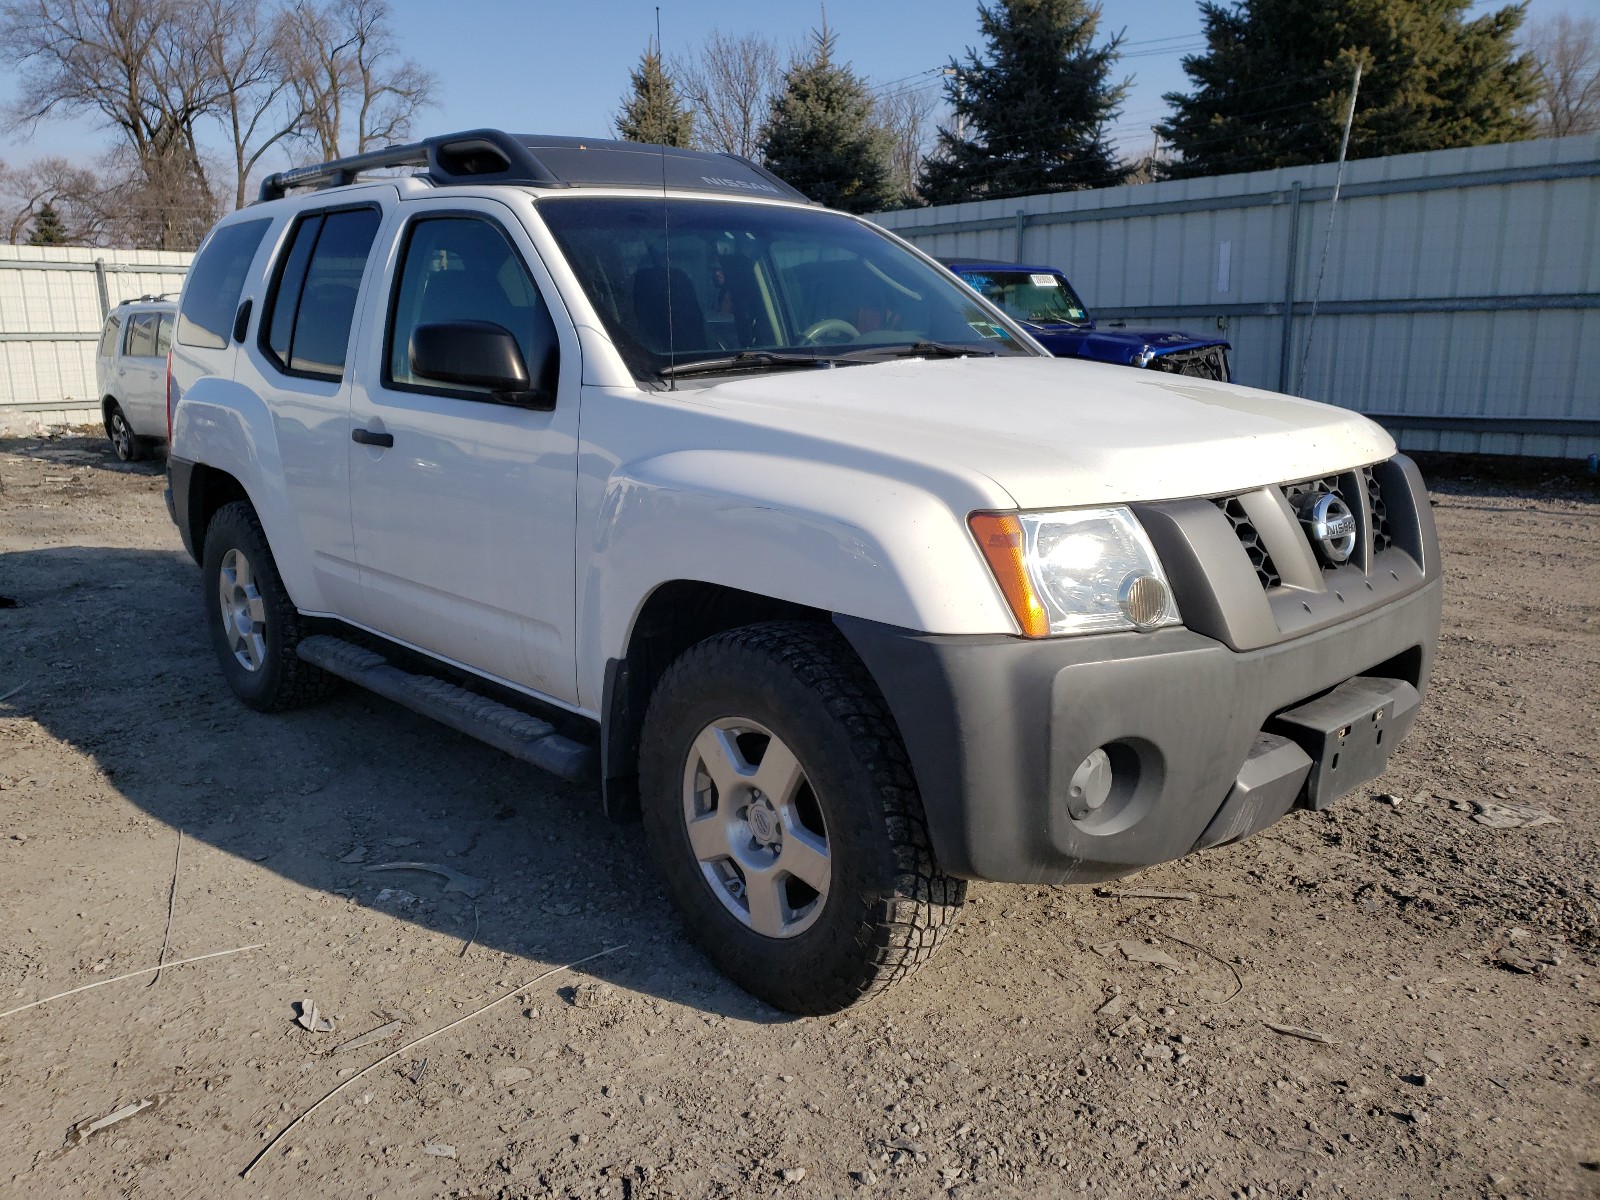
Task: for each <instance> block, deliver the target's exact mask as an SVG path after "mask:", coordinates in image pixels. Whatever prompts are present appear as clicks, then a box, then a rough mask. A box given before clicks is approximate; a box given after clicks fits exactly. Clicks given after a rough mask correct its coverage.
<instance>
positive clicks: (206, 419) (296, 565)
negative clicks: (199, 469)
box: [172, 375, 326, 611]
mask: <svg viewBox="0 0 1600 1200" xmlns="http://www.w3.org/2000/svg"><path fill="white" fill-rule="evenodd" d="M172 453H173V454H174V455H175V456H177V457H179V458H183V459H186V460H188V461H189V462H192V463H196V464H203V465H205V466H208V467H212V468H214V469H216V470H218V471H225V472H227V473H228V474H229V475H232V476H233V477H234V478H235V479H237V480H238V481H239V485H240V486H241V487H243V488H244V490H245V494H246V495H247V496H249V497H250V503H251V504H252V505H254V507H255V510H256V515H257V516H259V517H260V518H261V527H262V528H263V529H264V530H265V531H266V534H267V542H268V544H269V545H270V546H271V547H272V557H273V559H274V561H275V562H276V563H277V567H278V574H279V576H280V577H281V578H282V579H283V585H284V587H285V588H286V589H287V590H288V592H289V597H290V599H291V600H293V601H294V603H295V606H296V607H297V608H300V609H302V610H306V611H321V610H322V609H324V608H325V607H326V605H325V604H324V603H323V598H322V593H321V589H320V587H319V586H318V584H317V581H316V578H315V576H314V575H313V573H312V572H311V570H310V561H311V560H310V556H309V554H308V553H307V549H306V545H305V541H304V539H303V538H302V537H301V534H300V525H299V522H298V521H296V520H295V516H294V513H293V512H292V511H291V509H290V506H289V502H288V493H287V491H286V489H285V487H284V471H283V458H282V455H281V454H280V453H279V449H278V438H277V431H276V427H275V426H274V424H273V420H272V414H271V413H270V412H269V411H268V409H267V406H266V404H265V403H263V402H262V400H261V398H260V397H259V396H257V395H256V394H255V393H254V392H252V391H251V390H250V389H249V388H247V387H244V386H242V385H240V384H238V383H236V382H234V381H233V380H230V379H224V378H222V377H220V376H216V375H207V376H203V377H202V378H200V379H197V380H196V381H195V382H194V383H193V384H192V385H191V386H190V387H189V388H188V390H186V391H185V392H184V393H183V398H182V400H181V401H180V402H179V403H178V405H177V407H176V409H175V410H174V411H173V414H172ZM204 540H205V530H203V529H201V530H196V531H195V542H196V549H197V550H199V549H200V547H201V546H202V545H203V544H204Z"/></svg>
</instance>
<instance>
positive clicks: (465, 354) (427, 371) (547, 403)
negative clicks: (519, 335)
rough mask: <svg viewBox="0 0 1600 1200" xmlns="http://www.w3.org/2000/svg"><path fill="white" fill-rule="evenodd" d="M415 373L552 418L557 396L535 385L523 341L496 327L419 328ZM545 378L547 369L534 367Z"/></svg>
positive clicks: (452, 324) (448, 324)
mask: <svg viewBox="0 0 1600 1200" xmlns="http://www.w3.org/2000/svg"><path fill="white" fill-rule="evenodd" d="M410 355H411V370H412V371H413V373H415V374H416V375H417V376H419V377H420V378H422V379H429V380H434V381H436V382H438V383H455V384H463V385H465V386H467V387H479V388H487V389H489V395H488V396H486V397H485V399H487V400H490V401H493V402H494V403H496V404H509V405H513V406H514V407H517V408H531V409H538V410H540V411H544V412H548V411H549V410H551V409H553V408H554V407H555V406H556V397H555V391H554V390H553V389H548V388H535V387H533V386H532V384H531V383H530V379H531V378H532V376H530V374H529V371H528V366H529V364H528V363H526V362H524V361H523V359H522V349H521V347H519V346H518V345H517V339H516V337H515V336H513V335H512V333H511V331H510V330H509V329H507V328H505V327H504V326H503V325H496V324H495V323H494V322H492V321H442V322H438V323H436V324H432V325H418V326H417V327H416V329H414V330H413V331H412V333H411V346H410ZM534 365H535V366H537V367H538V368H539V370H538V374H539V376H540V377H541V378H543V377H545V376H546V374H547V364H545V363H543V362H540V363H537V364H534Z"/></svg>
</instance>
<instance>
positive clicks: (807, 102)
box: [761, 24, 894, 212]
mask: <svg viewBox="0 0 1600 1200" xmlns="http://www.w3.org/2000/svg"><path fill="white" fill-rule="evenodd" d="M811 37H812V41H811V49H810V51H809V52H808V53H807V54H805V55H804V56H803V57H801V58H797V59H796V60H795V61H794V62H792V63H790V64H789V69H788V70H787V71H785V72H784V75H783V87H782V90H781V91H780V92H779V94H778V97H777V98H776V99H775V100H774V101H773V102H772V112H771V114H770V115H769V116H768V118H767V123H766V125H765V126H764V127H763V128H762V130H761V157H762V160H763V161H764V162H765V163H766V165H767V166H768V167H769V168H771V170H773V171H774V172H776V173H777V174H778V175H779V176H780V177H782V178H783V179H785V180H787V181H788V182H789V183H791V184H793V185H794V186H795V187H797V188H799V189H800V190H801V191H802V192H804V193H805V194H806V195H808V196H810V197H811V198H812V199H813V200H816V201H819V202H820V203H822V204H826V205H828V206H829V207H830V208H842V209H844V210H845V211H846V212H876V211H877V210H879V209H882V208H887V207H888V206H889V204H890V202H891V200H892V199H893V194H894V187H893V185H892V184H891V182H890V178H889V163H890V159H891V157H892V155H893V153H894V139H893V138H892V136H891V135H890V134H889V132H888V131H887V130H885V129H883V128H882V127H881V126H880V125H879V124H878V123H877V122H876V120H875V119H874V117H873V106H872V96H871V94H870V93H869V92H868V91H867V84H866V81H865V80H864V79H862V78H861V76H859V75H857V74H856V73H855V72H854V71H852V70H851V69H850V66H849V64H848V63H838V62H835V61H834V50H835V48H836V42H837V39H836V37H835V36H834V34H833V33H832V31H830V30H829V29H828V27H827V25H826V24H824V25H823V26H822V28H821V29H818V30H815V31H813V33H812V35H811Z"/></svg>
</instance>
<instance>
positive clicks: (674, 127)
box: [616, 43, 694, 146]
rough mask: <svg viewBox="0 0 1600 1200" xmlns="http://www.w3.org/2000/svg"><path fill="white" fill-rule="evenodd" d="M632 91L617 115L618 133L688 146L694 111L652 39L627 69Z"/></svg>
mask: <svg viewBox="0 0 1600 1200" xmlns="http://www.w3.org/2000/svg"><path fill="white" fill-rule="evenodd" d="M628 81H629V84H630V85H631V89H632V90H631V93H630V94H629V95H628V96H627V97H626V98H625V99H624V100H623V103H622V112H620V113H619V114H618V115H617V119H616V125H617V136H618V137H620V138H622V139H623V140H624V141H629V142H651V143H654V144H656V145H659V146H688V145H689V144H690V143H691V142H692V141H693V140H694V114H693V113H692V112H688V111H687V110H685V109H684V107H683V103H682V101H681V100H680V99H679V98H678V87H677V85H676V84H675V83H673V81H672V76H670V75H668V74H667V72H666V68H665V67H663V66H662V65H661V51H660V49H659V48H658V47H657V46H656V45H655V44H654V43H651V45H650V46H649V47H647V48H646V50H645V52H644V57H642V58H641V59H640V60H639V66H638V67H637V68H636V69H635V70H633V71H630V72H629V73H628Z"/></svg>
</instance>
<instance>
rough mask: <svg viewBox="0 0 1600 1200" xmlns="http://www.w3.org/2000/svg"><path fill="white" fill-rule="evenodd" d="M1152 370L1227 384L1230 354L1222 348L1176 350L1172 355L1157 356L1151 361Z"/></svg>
mask: <svg viewBox="0 0 1600 1200" xmlns="http://www.w3.org/2000/svg"><path fill="white" fill-rule="evenodd" d="M1150 369H1151V370H1152V371H1167V372H1170V373H1171V374H1173V375H1188V376H1191V377H1192V378H1195V379H1215V380H1217V381H1219V382H1221V383H1227V382H1228V353H1227V351H1226V350H1224V349H1223V348H1222V347H1221V346H1210V347H1207V348H1206V349H1203V350H1174V351H1173V352H1172V353H1171V354H1158V355H1156V356H1155V357H1154V358H1153V359H1151V360H1150Z"/></svg>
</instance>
